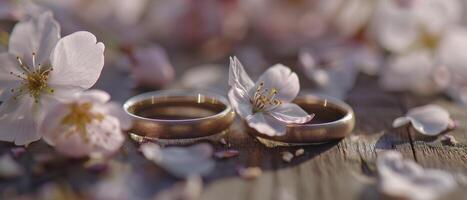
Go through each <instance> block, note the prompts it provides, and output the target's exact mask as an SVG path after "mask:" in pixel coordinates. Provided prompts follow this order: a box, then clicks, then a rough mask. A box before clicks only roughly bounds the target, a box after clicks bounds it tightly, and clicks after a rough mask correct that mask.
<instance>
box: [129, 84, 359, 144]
mask: <svg viewBox="0 0 467 200" xmlns="http://www.w3.org/2000/svg"><path fill="white" fill-rule="evenodd" d="M294 103H296V104H298V105H299V106H300V107H302V108H303V109H304V110H305V111H307V112H308V113H314V114H315V117H314V119H312V120H311V121H310V122H309V123H306V124H289V125H287V133H286V134H285V135H284V136H267V135H264V134H261V133H258V132H256V131H255V130H254V129H252V128H249V127H248V126H246V131H247V132H248V133H249V134H250V135H252V136H254V137H256V138H258V139H260V140H270V141H275V142H279V143H287V144H292V145H293V144H298V145H299V144H310V143H324V142H329V141H333V140H338V139H341V138H343V137H345V136H346V135H348V134H349V133H350V132H351V131H352V129H353V128H354V125H355V116H354V112H353V110H352V108H351V107H350V106H349V105H347V104H346V103H344V102H342V101H340V100H337V99H334V98H329V97H323V96H318V95H312V94H304V95H299V97H297V98H296V99H295V101H294ZM123 107H124V109H125V111H126V112H127V113H128V114H129V115H130V116H131V117H132V118H133V120H134V125H133V128H132V130H131V131H130V132H131V134H134V135H136V136H139V137H143V138H146V139H153V140H195V139H199V138H206V137H210V136H213V135H216V134H219V133H224V132H226V131H227V130H228V129H229V127H230V125H231V124H232V123H233V122H234V121H235V112H234V111H233V110H232V107H231V106H230V104H229V101H228V100H227V99H226V98H225V97H223V96H222V95H218V94H214V93H211V92H206V91H186V90H168V91H156V92H149V93H144V94H141V95H137V96H134V97H132V98H130V99H129V100H128V101H127V102H125V104H124V106H123Z"/></svg>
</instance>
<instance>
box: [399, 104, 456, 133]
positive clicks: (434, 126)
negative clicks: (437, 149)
mask: <svg viewBox="0 0 467 200" xmlns="http://www.w3.org/2000/svg"><path fill="white" fill-rule="evenodd" d="M409 123H410V124H412V126H413V127H414V128H415V130H417V131H418V132H419V133H421V134H424V135H429V136H436V135H439V134H440V133H442V132H444V131H446V130H447V129H448V128H449V126H450V125H451V124H452V120H451V118H450V117H449V113H448V112H447V111H446V110H445V109H443V108H441V107H439V106H437V105H433V104H429V105H425V106H421V107H416V108H412V109H410V110H409V112H408V113H407V114H406V116H404V117H399V118H397V119H395V120H394V122H393V123H392V126H393V127H401V126H404V125H406V124H409Z"/></svg>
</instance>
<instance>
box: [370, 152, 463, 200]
mask: <svg viewBox="0 0 467 200" xmlns="http://www.w3.org/2000/svg"><path fill="white" fill-rule="evenodd" d="M376 165H377V168H378V175H379V189H380V191H381V192H382V193H383V194H385V195H388V196H391V197H395V198H402V199H418V200H429V199H438V198H439V197H440V196H441V195H443V194H446V193H449V192H450V191H452V190H453V189H455V187H456V185H457V184H456V182H455V180H454V178H453V177H452V176H451V175H450V174H449V173H447V172H444V171H441V170H435V169H423V168H422V167H421V166H419V165H418V164H417V163H415V162H413V161H411V160H404V159H403V157H402V155H401V154H400V153H399V152H396V151H388V152H385V153H383V154H382V155H381V156H379V157H378V160H377V162H376Z"/></svg>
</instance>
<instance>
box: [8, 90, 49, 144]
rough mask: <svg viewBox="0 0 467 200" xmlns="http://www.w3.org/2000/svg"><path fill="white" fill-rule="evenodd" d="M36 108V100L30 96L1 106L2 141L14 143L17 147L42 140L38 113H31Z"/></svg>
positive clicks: (12, 100)
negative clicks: (38, 128)
mask: <svg viewBox="0 0 467 200" xmlns="http://www.w3.org/2000/svg"><path fill="white" fill-rule="evenodd" d="M18 101H19V102H18ZM34 106H35V103H34V100H33V99H32V98H30V97H28V96H26V97H23V98H19V99H17V100H14V99H10V100H9V101H6V102H4V103H3V104H2V105H1V108H2V109H1V111H0V113H1V115H2V116H1V117H0V140H1V141H8V142H14V143H15V144H16V145H27V144H29V143H31V142H34V141H36V140H39V139H40V138H41V135H40V134H39V131H38V130H37V127H38V122H37V121H38V120H37V118H36V114H37V113H31V111H33V110H34V109H33V107H34ZM5 109H6V110H5Z"/></svg>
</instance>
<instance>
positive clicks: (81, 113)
mask: <svg viewBox="0 0 467 200" xmlns="http://www.w3.org/2000/svg"><path fill="white" fill-rule="evenodd" d="M92 106H93V105H92V103H89V102H87V103H82V104H79V103H71V104H69V109H70V112H69V113H68V115H66V116H65V117H63V119H62V121H61V124H63V125H69V126H74V128H75V130H76V131H77V132H79V133H80V134H81V136H82V137H83V139H84V141H86V142H87V141H89V138H88V135H87V131H86V125H87V124H90V123H91V122H92V121H93V120H97V121H99V122H100V121H102V120H103V119H104V115H102V114H101V113H96V112H92ZM73 132H74V131H71V132H69V134H70V133H73ZM68 136H69V135H68Z"/></svg>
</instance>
